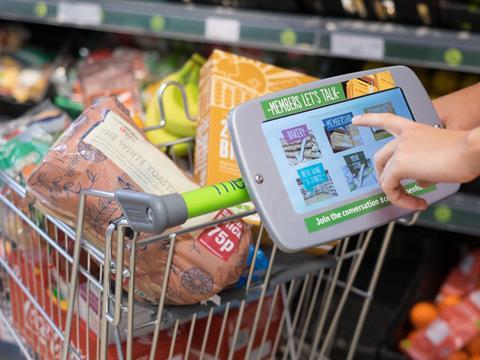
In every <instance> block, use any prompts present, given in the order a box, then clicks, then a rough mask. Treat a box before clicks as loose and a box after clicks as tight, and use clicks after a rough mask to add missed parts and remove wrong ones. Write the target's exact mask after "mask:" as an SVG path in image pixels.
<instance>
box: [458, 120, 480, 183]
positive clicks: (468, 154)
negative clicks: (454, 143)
mask: <svg viewBox="0 0 480 360" xmlns="http://www.w3.org/2000/svg"><path fill="white" fill-rule="evenodd" d="M461 148H462V150H461V152H462V155H461V159H462V160H461V161H462V162H463V163H464V166H465V172H466V179H465V182H468V181H472V180H474V179H475V178H477V177H478V176H479V175H480V128H475V129H473V130H470V131H467V132H466V134H465V137H464V140H463V141H462V145H461Z"/></svg>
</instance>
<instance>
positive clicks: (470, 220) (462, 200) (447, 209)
mask: <svg viewBox="0 0 480 360" xmlns="http://www.w3.org/2000/svg"><path fill="white" fill-rule="evenodd" d="M479 204H480V196H478V195H473V194H468V193H462V192H460V193H457V194H455V195H453V196H451V197H449V198H448V199H445V200H443V201H441V202H439V203H437V204H434V205H432V206H430V207H429V208H428V209H427V210H426V211H425V212H423V213H422V214H421V215H420V217H419V219H418V222H417V224H418V225H420V226H425V227H429V228H434V229H439V230H446V231H451V232H456V233H461V234H468V235H474V236H480V221H479V218H480V207H479Z"/></svg>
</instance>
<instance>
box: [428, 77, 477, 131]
mask: <svg viewBox="0 0 480 360" xmlns="http://www.w3.org/2000/svg"><path fill="white" fill-rule="evenodd" d="M433 106H434V107H435V110H436V111H437V114H438V116H439V117H440V120H441V121H442V123H443V125H445V127H446V128H447V129H451V130H470V129H473V128H475V127H477V126H480V83H478V84H475V85H472V86H469V87H467V88H465V89H462V90H459V91H455V92H453V93H451V94H448V95H445V96H442V97H439V98H438V99H435V100H434V101H433Z"/></svg>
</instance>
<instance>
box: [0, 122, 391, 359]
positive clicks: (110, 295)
mask: <svg viewBox="0 0 480 360" xmlns="http://www.w3.org/2000/svg"><path fill="white" fill-rule="evenodd" d="M148 130H151V129H147V131H148ZM181 142H183V143H191V144H192V146H190V152H189V154H188V157H187V158H186V159H185V158H181V159H177V158H175V156H174V152H173V151H171V150H172V146H173V145H175V144H178V143H181ZM158 146H159V147H161V148H162V149H164V150H165V151H166V152H167V154H169V155H170V156H171V158H172V160H174V161H175V162H176V163H177V165H179V166H180V167H181V168H183V169H185V171H190V172H191V171H192V165H193V164H192V153H191V149H192V148H193V139H192V138H187V139H182V140H179V141H176V142H172V143H169V144H159V145H158ZM0 181H1V184H2V192H1V194H0V222H1V223H0V229H1V237H2V241H1V249H0V281H1V282H0V320H2V322H3V323H4V324H5V326H6V327H7V329H9V330H11V332H12V335H13V337H14V339H15V340H16V341H17V342H18V345H19V346H20V348H21V350H22V352H23V354H24V355H25V357H26V358H42V359H57V358H59V359H60V358H63V359H66V358H69V359H70V358H75V359H228V360H231V359H243V358H244V359H265V358H270V359H274V358H280V359H309V360H312V359H333V358H335V349H336V348H338V347H339V346H340V347H343V350H344V351H345V352H346V353H347V355H346V357H345V358H347V359H352V358H353V356H354V355H355V350H356V348H357V344H358V341H359V337H360V334H361V331H362V328H363V325H364V322H365V318H366V315H367V312H368V308H369V306H370V303H371V300H372V296H373V293H374V290H375V286H376V284H377V280H378V276H379V274H380V270H381V267H382V264H383V260H384V257H385V253H386V250H387V248H388V244H389V242H390V239H391V237H392V234H393V231H394V227H395V224H394V223H391V224H389V225H388V226H387V228H386V231H385V233H384V235H383V239H382V240H379V241H382V243H381V246H380V247H379V253H378V256H377V257H376V261H375V264H373V271H372V273H371V275H370V281H369V282H368V284H367V286H366V288H363V289H360V288H358V287H356V286H354V285H355V279H356V277H357V274H358V273H359V272H360V271H362V268H363V267H362V265H364V256H365V252H366V250H367V248H368V247H369V244H370V243H371V241H372V235H373V230H370V231H368V232H366V233H363V234H360V235H358V236H355V237H351V238H346V239H343V240H341V241H338V242H337V246H336V247H335V248H334V250H333V251H331V252H330V253H329V254H324V255H314V254H308V253H298V254H284V253H282V252H281V251H280V250H278V249H277V248H276V246H274V245H270V246H266V245H264V244H261V242H262V241H261V239H262V238H263V237H264V231H265V230H264V228H263V226H260V228H259V230H258V234H257V236H256V239H255V240H254V246H255V251H254V252H253V253H254V257H255V255H256V254H257V250H258V249H259V248H260V247H262V248H263V249H264V251H265V253H266V254H267V255H268V259H269V263H268V264H269V265H268V268H267V269H266V271H265V272H264V273H263V274H261V276H259V275H258V274H256V273H255V268H254V264H255V259H253V261H252V265H251V266H250V268H249V269H248V272H247V275H246V282H245V284H244V285H242V286H241V287H233V288H230V289H226V290H224V291H223V292H221V293H220V294H219V295H218V298H217V299H213V300H214V301H209V302H207V303H205V304H197V305H190V306H167V305H165V296H166V288H167V282H168V278H169V277H168V276H164V277H163V284H162V292H161V295H160V297H159V298H158V299H157V300H158V302H157V304H158V305H155V306H153V305H145V304H143V303H139V302H138V301H136V300H135V299H134V289H135V277H136V274H135V269H136V266H135V265H136V253H137V251H138V249H141V248H142V247H143V246H145V245H146V244H147V243H151V242H156V241H163V242H166V244H167V247H168V257H167V261H166V265H165V270H164V271H165V272H164V274H166V275H168V274H169V272H170V271H172V269H171V262H172V257H173V254H174V251H175V242H176V239H177V237H178V236H179V235H181V234H183V233H186V232H189V231H194V230H198V229H199V228H209V227H211V226H215V225H218V224H219V223H225V222H229V221H232V220H235V219H242V218H245V217H246V216H249V215H252V214H253V213H254V211H249V212H244V213H241V214H236V215H233V216H231V217H228V218H222V219H220V220H216V221H212V222H208V223H204V224H201V225H200V226H195V227H192V228H189V229H183V230H181V231H180V232H177V233H175V232H168V231H167V233H164V234H157V235H155V236H153V237H150V238H148V239H146V240H145V239H143V238H142V240H139V237H138V234H137V233H135V232H133V231H132V230H131V229H130V228H129V224H128V222H127V221H126V220H124V219H119V221H117V222H116V223H115V224H111V225H110V226H109V227H108V229H107V234H106V240H107V241H106V243H105V247H104V248H101V249H100V248H96V247H95V246H94V245H93V244H91V243H90V242H89V241H88V240H86V239H84V238H83V236H82V234H83V218H84V212H85V209H84V204H85V201H84V200H85V197H87V196H96V197H104V198H108V199H109V201H115V198H114V194H113V193H106V192H99V191H95V190H89V191H86V192H84V193H83V194H82V197H81V199H82V200H81V201H80V207H79V212H78V217H77V220H78V222H77V227H76V229H75V230H74V229H72V228H70V227H68V226H67V225H65V224H64V223H62V222H61V221H59V220H58V219H55V218H52V217H51V216H48V215H45V214H43V213H41V212H40V211H39V210H38V209H36V208H35V207H33V206H31V205H30V202H29V200H28V198H26V193H25V189H24V187H23V186H22V185H20V184H19V183H18V182H17V181H15V180H14V179H13V178H11V177H10V176H8V175H7V174H6V173H0ZM113 237H115V239H113ZM114 246H115V247H116V248H115V249H114V248H113V247H114ZM127 253H129V263H128V264H127V265H125V263H124V259H123V256H124V255H125V254H127ZM369 268H370V269H371V268H372V266H371V265H370V266H369ZM125 284H127V285H128V291H124V290H123V288H124V285H125ZM67 295H68V296H67ZM350 297H358V298H359V299H360V300H361V304H362V305H361V308H360V311H359V312H358V313H357V314H355V317H354V318H350V319H349V322H350V323H351V324H355V326H354V327H353V329H352V331H350V332H349V334H348V335H349V336H348V338H345V337H344V335H341V334H340V333H341V332H340V331H339V329H340V328H341V326H342V321H341V319H342V314H343V312H344V310H345V307H346V304H347V300H348V299H349V298H350ZM349 316H350V317H352V314H351V312H349ZM67 340H68V341H67ZM337 358H338V357H337Z"/></svg>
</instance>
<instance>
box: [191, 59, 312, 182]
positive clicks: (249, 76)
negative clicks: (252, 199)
mask: <svg viewBox="0 0 480 360" xmlns="http://www.w3.org/2000/svg"><path fill="white" fill-rule="evenodd" d="M313 80H315V78H313V77H311V76H307V75H303V74H300V73H296V72H294V71H290V70H285V69H281V68H279V67H276V66H273V65H268V64H264V63H261V62H259V61H255V60H252V59H248V58H245V57H242V56H238V55H234V54H230V53H227V52H224V51H221V50H214V51H213V53H212V55H211V56H210V57H209V58H208V61H207V62H206V63H205V65H204V66H203V67H202V69H201V71H200V105H199V117H198V124H197V132H196V147H195V178H196V180H197V181H198V182H199V183H200V184H201V185H211V184H215V183H217V182H222V181H227V180H230V179H235V178H238V177H239V176H240V171H239V169H238V166H237V163H236V161H235V156H234V154H233V148H232V144H231V141H230V136H229V134H228V130H227V115H228V112H229V111H230V110H231V109H232V108H234V107H235V106H237V105H239V104H241V103H244V102H246V101H248V100H251V99H254V98H256V97H259V96H262V95H265V94H268V93H271V92H275V91H280V90H283V89H287V88H289V87H293V86H297V85H300V84H304V83H307V82H310V81H313Z"/></svg>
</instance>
